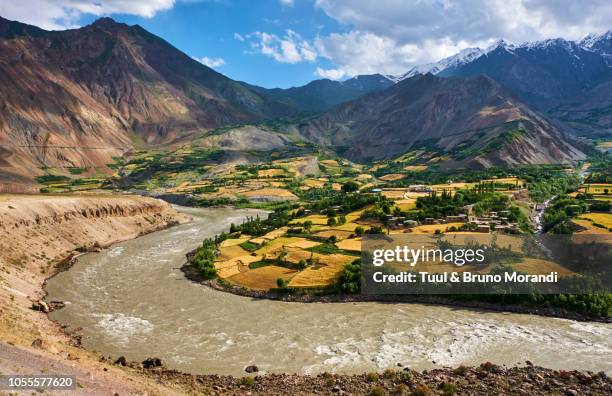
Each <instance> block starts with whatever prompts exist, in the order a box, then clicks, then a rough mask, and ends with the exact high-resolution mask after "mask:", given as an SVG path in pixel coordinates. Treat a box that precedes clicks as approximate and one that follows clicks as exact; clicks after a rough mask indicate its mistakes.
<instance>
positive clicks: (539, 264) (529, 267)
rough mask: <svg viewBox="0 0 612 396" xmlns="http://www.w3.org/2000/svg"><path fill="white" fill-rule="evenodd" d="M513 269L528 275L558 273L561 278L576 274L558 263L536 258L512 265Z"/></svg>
mask: <svg viewBox="0 0 612 396" xmlns="http://www.w3.org/2000/svg"><path fill="white" fill-rule="evenodd" d="M512 268H513V269H514V270H515V271H518V272H525V273H527V274H532V275H538V274H548V273H550V272H557V273H558V274H559V276H560V277H563V276H570V275H573V274H574V272H572V271H570V270H569V269H567V268H565V267H562V266H560V265H559V264H557V263H554V262H552V261H547V260H540V259H536V258H526V259H525V260H524V261H523V262H521V263H516V264H512Z"/></svg>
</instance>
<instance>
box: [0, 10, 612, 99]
mask: <svg viewBox="0 0 612 396" xmlns="http://www.w3.org/2000/svg"><path fill="white" fill-rule="evenodd" d="M0 16H2V17H4V18H7V19H12V20H18V21H20V22H24V23H29V24H33V25H36V26H39V27H41V28H44V29H49V30H62V29H68V28H76V27H79V26H84V25H87V24H89V23H91V22H93V21H94V20H96V19H97V18H99V17H102V16H110V17H112V18H114V19H115V20H117V21H120V22H124V23H127V24H139V25H141V26H142V27H144V28H145V29H147V30H149V31H150V32H152V33H154V34H156V35H158V36H160V37H162V38H164V39H165V40H167V41H168V42H170V43H171V44H172V45H174V46H175V47H177V48H178V49H180V50H181V51H183V52H185V53H186V54H188V55H190V56H192V57H193V58H195V59H197V60H199V61H200V62H202V63H204V64H206V65H207V66H209V67H212V68H214V69H215V70H217V71H219V72H220V73H223V74H225V75H227V76H229V77H231V78H233V79H235V80H240V81H246V82H249V83H251V84H256V85H260V86H263V87H267V88H272V87H281V88H287V87H290V86H300V85H303V84H306V83H308V82H309V81H311V80H313V79H317V78H330V79H335V80H338V79H340V80H341V79H346V78H350V77H352V76H355V75H358V74H373V73H382V74H393V75H398V74H403V73H405V72H406V71H408V70H409V69H410V68H411V67H413V66H415V65H420V64H424V63H428V62H434V61H437V60H440V59H442V58H444V57H447V56H450V55H453V54H455V53H457V52H459V51H460V50H462V49H465V48H470V47H481V48H486V47H487V46H488V45H490V44H492V43H493V42H495V41H497V40H499V39H505V40H506V41H508V42H511V43H515V44H520V43H523V42H527V41H536V40H543V39H547V38H557V37H562V38H566V39H571V40H577V39H580V38H582V37H584V36H585V35H587V34H588V33H603V32H605V31H608V30H610V29H612V1H610V0H0Z"/></svg>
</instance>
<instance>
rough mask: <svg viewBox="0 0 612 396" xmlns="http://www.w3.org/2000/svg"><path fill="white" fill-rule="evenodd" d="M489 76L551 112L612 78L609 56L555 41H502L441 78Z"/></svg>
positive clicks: (444, 71)
mask: <svg viewBox="0 0 612 396" xmlns="http://www.w3.org/2000/svg"><path fill="white" fill-rule="evenodd" d="M479 74H486V75H487V76H489V77H491V78H493V79H495V80H496V81H498V82H500V83H502V84H503V85H504V86H506V87H507V88H509V89H511V90H512V91H513V92H515V93H517V94H518V95H519V96H520V97H521V98H522V99H523V100H525V101H526V102H528V103H529V104H531V105H534V106H536V107H538V108H539V109H543V110H546V109H549V108H551V107H553V106H556V105H559V104H561V103H563V102H564V101H566V100H567V99H568V98H574V97H576V96H578V95H581V94H583V93H585V92H587V91H588V90H590V89H592V88H594V87H595V86H597V85H599V84H601V83H602V82H605V81H607V80H610V79H612V68H610V66H609V65H608V64H607V62H606V59H605V57H604V56H603V55H602V54H600V53H598V52H595V51H592V50H589V49H587V48H584V47H582V46H581V45H580V44H579V43H576V42H573V41H567V40H563V39H551V40H544V41H538V42H535V43H527V44H522V45H518V46H515V45H510V44H507V43H505V42H503V41H502V42H499V43H498V44H497V45H496V46H495V47H493V48H491V49H489V50H488V51H487V52H486V53H485V54H483V55H482V56H480V57H478V58H476V59H474V60H473V61H471V62H469V63H466V64H463V65H459V66H455V67H450V68H447V69H445V70H443V71H442V72H440V73H439V74H438V75H439V76H442V77H450V76H462V77H466V76H475V75H479Z"/></svg>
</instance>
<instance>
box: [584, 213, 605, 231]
mask: <svg viewBox="0 0 612 396" xmlns="http://www.w3.org/2000/svg"><path fill="white" fill-rule="evenodd" d="M580 218H581V219H587V220H590V221H592V222H594V223H597V224H601V225H602V226H604V227H606V228H612V214H610V213H586V214H583V215H581V216H580Z"/></svg>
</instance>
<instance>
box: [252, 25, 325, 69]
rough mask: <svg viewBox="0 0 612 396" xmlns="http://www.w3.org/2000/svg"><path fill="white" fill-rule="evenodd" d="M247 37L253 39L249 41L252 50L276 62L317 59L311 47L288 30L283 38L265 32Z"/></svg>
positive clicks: (311, 60) (312, 60)
mask: <svg viewBox="0 0 612 396" xmlns="http://www.w3.org/2000/svg"><path fill="white" fill-rule="evenodd" d="M248 37H250V38H253V39H254V40H253V41H251V46H252V47H253V49H255V50H256V51H257V52H259V53H261V54H263V55H267V56H271V57H272V58H274V59H275V60H276V61H277V62H281V63H298V62H314V61H315V60H316V59H317V53H316V51H315V50H314V48H313V47H312V45H311V44H309V43H308V42H307V41H306V40H304V39H302V37H301V36H300V35H299V34H297V33H296V32H294V31H293V30H290V29H289V30H287V31H286V34H285V36H283V37H279V36H277V35H275V34H270V33H266V32H255V33H253V34H251V35H249V36H248Z"/></svg>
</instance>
